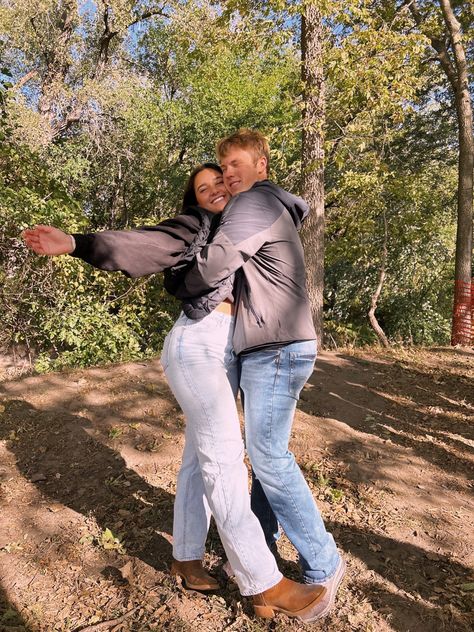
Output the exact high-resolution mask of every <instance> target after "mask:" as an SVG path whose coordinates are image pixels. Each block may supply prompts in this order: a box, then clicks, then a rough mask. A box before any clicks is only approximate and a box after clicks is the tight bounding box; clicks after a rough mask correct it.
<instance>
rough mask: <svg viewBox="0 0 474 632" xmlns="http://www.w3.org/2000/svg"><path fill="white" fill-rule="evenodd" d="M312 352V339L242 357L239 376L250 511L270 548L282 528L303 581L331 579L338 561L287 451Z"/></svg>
mask: <svg viewBox="0 0 474 632" xmlns="http://www.w3.org/2000/svg"><path fill="white" fill-rule="evenodd" d="M316 352H317V348H316V341H314V340H310V341H305V342H294V343H291V344H288V345H284V346H281V347H275V348H267V349H261V350H259V351H254V352H251V353H248V354H244V355H243V356H241V377H240V388H241V390H242V392H243V401H244V411H245V438H246V447H247V453H248V455H249V458H250V462H251V464H252V468H253V471H254V478H255V479H256V481H254V483H255V484H254V488H253V490H252V495H253V499H252V510H253V511H254V513H255V514H256V515H257V517H258V518H259V520H260V523H261V525H262V528H263V530H264V533H265V538H266V541H267V543H268V544H271V543H272V541H275V535H276V533H277V528H278V523H280V524H281V526H282V527H283V529H284V531H285V533H286V535H287V536H288V539H289V540H290V541H291V543H292V544H293V546H294V547H295V548H296V550H297V551H298V554H299V560H300V564H301V567H302V570H303V574H304V580H305V582H306V583H318V581H324V580H326V579H328V578H330V577H331V576H332V575H333V574H334V573H335V571H336V567H337V565H338V562H339V553H338V551H337V548H336V544H335V542H334V538H333V537H332V535H330V534H329V533H328V532H327V531H326V528H325V526H324V523H323V520H322V518H321V514H320V513H319V510H318V508H317V506H316V503H315V501H314V499H313V496H312V494H311V491H310V489H309V487H308V485H307V483H306V481H305V479H304V477H303V475H302V473H301V470H300V468H299V467H298V464H297V463H296V460H295V457H294V455H293V454H292V453H291V452H290V451H289V450H288V443H289V440H290V434H291V428H292V425H293V418H294V413H295V409H296V403H297V401H298V398H299V395H300V392H301V389H302V388H303V386H304V385H305V383H306V381H307V380H308V378H309V377H310V375H311V374H312V372H313V368H314V362H315V360H316Z"/></svg>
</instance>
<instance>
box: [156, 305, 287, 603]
mask: <svg viewBox="0 0 474 632" xmlns="http://www.w3.org/2000/svg"><path fill="white" fill-rule="evenodd" d="M232 332H233V318H232V317H231V316H228V315H227V314H223V313H220V312H212V313H211V314H209V315H208V316H206V317H205V318H202V319H200V320H191V319H190V318H187V317H186V316H185V315H184V314H182V315H181V316H180V317H179V318H178V320H177V321H176V323H175V325H174V326H173V329H172V330H171V331H170V333H169V334H168V336H167V337H166V340H165V344H164V347H163V354H162V357H161V363H162V365H163V369H164V371H165V374H166V378H167V380H168V383H169V385H170V387H171V390H172V391H173V394H174V396H175V397H176V399H177V400H178V403H179V405H180V406H181V408H182V410H183V413H184V415H185V417H186V432H185V448H184V453H183V460H182V464H181V469H180V472H179V475H178V483H177V488H176V499H175V504H174V523H173V556H174V557H175V559H177V560H180V561H185V560H197V559H202V558H203V556H204V547H205V543H206V536H207V530H208V526H209V514H210V512H212V515H213V516H214V519H215V521H216V525H217V529H218V531H219V535H220V537H221V541H222V544H223V546H224V549H225V552H226V553H227V557H228V558H229V562H230V563H231V566H232V569H233V571H234V573H235V579H236V581H237V583H238V585H239V588H240V592H241V593H242V594H243V595H255V594H257V593H261V592H263V591H265V590H267V589H268V588H271V587H272V586H275V584H277V583H278V582H279V581H280V580H281V579H282V574H281V573H280V571H279V570H278V568H277V565H276V561H275V558H274V557H273V555H272V554H271V553H270V551H269V550H268V547H267V546H266V542H265V537H264V535H263V531H262V527H261V526H260V523H259V521H258V520H257V518H256V517H255V515H254V513H252V510H251V508H250V496H249V492H248V472H247V468H246V466H245V464H244V443H243V440H242V433H241V431H240V424H239V417H238V414H237V407H236V404H235V395H236V393H237V388H238V370H239V366H238V360H237V357H236V356H235V354H234V352H233V350H232Z"/></svg>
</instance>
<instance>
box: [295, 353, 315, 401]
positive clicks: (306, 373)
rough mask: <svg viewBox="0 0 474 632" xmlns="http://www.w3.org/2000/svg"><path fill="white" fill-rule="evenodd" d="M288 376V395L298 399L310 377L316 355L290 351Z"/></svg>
mask: <svg viewBox="0 0 474 632" xmlns="http://www.w3.org/2000/svg"><path fill="white" fill-rule="evenodd" d="M289 358H290V377H289V383H288V393H289V395H290V397H293V398H294V399H299V396H300V393H301V390H302V388H303V386H304V385H305V384H306V382H307V381H308V380H309V378H310V377H311V375H312V373H313V370H314V363H315V361H316V355H315V354H314V353H308V354H305V353H298V352H296V351H290V354H289Z"/></svg>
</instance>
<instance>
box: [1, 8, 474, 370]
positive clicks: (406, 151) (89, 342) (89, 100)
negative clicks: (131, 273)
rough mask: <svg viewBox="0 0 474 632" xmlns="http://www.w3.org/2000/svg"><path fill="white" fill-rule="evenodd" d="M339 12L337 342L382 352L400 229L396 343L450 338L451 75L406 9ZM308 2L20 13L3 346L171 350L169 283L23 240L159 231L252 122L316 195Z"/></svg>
mask: <svg viewBox="0 0 474 632" xmlns="http://www.w3.org/2000/svg"><path fill="white" fill-rule="evenodd" d="M320 4H321V7H322V10H323V11H324V14H325V25H326V29H327V30H326V42H325V44H326V51H325V66H326V81H327V94H328V98H327V120H326V215H327V227H326V232H327V249H326V306H325V307H326V318H327V331H328V334H330V337H332V339H333V340H334V341H335V342H336V343H340V342H342V343H346V344H347V343H350V344H358V343H365V342H371V341H372V340H373V334H372V332H371V330H370V328H369V327H368V324H367V311H368V307H369V304H370V297H371V295H372V293H373V291H374V288H375V286H376V284H377V278H378V274H379V269H380V262H381V250H382V243H383V239H384V228H383V221H382V218H383V217H385V218H386V221H387V230H388V244H387V253H388V260H387V277H386V281H385V285H384V288H383V291H382V295H381V297H380V300H379V306H378V310H377V314H378V318H379V321H380V322H381V324H382V325H383V328H384V329H385V331H386V332H387V335H388V336H389V337H390V338H391V339H392V340H397V341H402V342H414V343H431V342H444V341H445V340H446V336H447V331H448V320H449V312H450V295H451V278H452V259H453V250H454V209H455V187H456V184H455V151H456V142H455V126H454V123H453V117H452V114H451V112H452V108H451V101H450V98H449V94H448V93H447V91H446V89H445V86H444V84H443V82H442V77H441V76H440V73H439V71H438V69H437V68H436V66H433V65H430V64H426V63H425V62H426V51H427V45H426V36H425V35H424V34H423V33H420V32H418V31H417V30H416V29H412V28H411V25H412V23H411V21H410V16H409V13H408V12H407V11H406V10H405V9H404V8H403V7H399V6H398V4H397V3H394V2H380V3H375V4H374V3H372V2H368V1H367V0H344V1H343V2H340V1H338V2H335V1H332V0H327V1H325V2H323V3H320ZM421 4H422V5H423V3H421ZM423 6H424V5H423ZM58 7H60V8H61V11H59V10H58ZM302 7H304V4H303V3H298V2H290V3H288V2H287V3H282V2H266V3H263V2H245V1H243V0H238V1H237V0H236V1H233V2H227V3H219V2H211V1H207V0H202V1H201V2H198V3H195V2H181V1H179V2H171V3H166V4H164V3H163V4H162V3H159V2H155V1H149V2H148V1H147V2H142V3H135V2H129V1H128V0H127V2H124V1H122V0H114V1H113V2H107V3H104V2H96V3H90V2H87V3H82V2H75V1H73V0H62V1H61V2H59V3H58V2H51V1H50V0H42V2H41V3H39V4H38V3H36V5H35V6H33V5H32V4H31V3H26V2H25V1H24V0H15V2H9V3H2V4H1V7H0V17H1V18H2V36H1V41H2V43H1V47H0V54H1V56H2V59H3V65H4V66H6V68H4V69H3V70H2V73H3V74H2V75H0V77H3V83H2V85H1V91H0V111H1V114H2V117H1V119H0V126H1V128H0V133H1V135H2V144H1V146H0V257H1V269H0V284H1V288H2V289H1V290H0V292H1V293H0V310H1V316H2V323H3V328H2V333H1V343H2V345H3V346H5V347H9V346H11V345H13V344H22V345H25V346H26V347H27V348H29V349H31V350H32V351H34V353H35V355H36V356H37V368H38V369H39V370H50V369H58V368H62V367H65V366H86V365H90V364H95V363H97V362H109V361H114V362H115V361H121V360H127V359H132V358H137V357H142V356H143V355H151V354H154V353H156V352H157V351H158V350H159V349H160V346H161V343H162V340H163V337H164V335H165V334H166V332H167V330H168V329H169V327H170V325H171V323H172V321H173V318H174V317H175V316H176V313H177V311H178V309H179V306H178V305H177V304H176V303H174V302H173V301H172V300H171V299H169V298H168V297H167V296H166V295H165V293H164V292H163V288H162V285H161V279H160V278H159V276H156V277H153V278H150V279H140V280H137V281H131V280H129V279H126V278H125V277H123V276H122V275H120V274H107V273H102V272H99V271H97V270H94V269H92V268H90V267H88V266H86V265H84V264H82V263H81V262H79V261H77V260H75V259H72V258H68V257H62V258H55V259H52V260H49V259H45V258H41V257H35V256H32V255H29V254H27V252H26V251H25V249H24V248H23V246H22V244H21V240H20V232H21V230H22V229H23V228H25V227H27V226H31V225H33V224H35V223H47V224H54V225H57V226H58V227H60V228H62V229H64V230H66V231H70V232H72V231H79V232H87V231H91V230H101V229H104V228H117V229H121V228H128V227H132V226H139V225H143V224H154V223H157V222H159V221H161V220H162V219H164V218H166V217H169V216H171V215H173V214H174V213H175V211H176V209H178V208H179V205H180V196H181V191H182V188H183V185H184V182H185V179H186V177H187V174H188V173H189V171H190V169H191V168H192V166H194V165H195V164H196V163H197V162H200V161H203V160H209V159H213V157H214V143H215V140H216V139H217V138H219V137H221V136H222V135H224V134H226V133H227V132H228V131H230V130H233V129H235V128H237V127H239V126H242V125H245V126H253V127H258V128H260V129H262V131H264V132H265V133H266V134H267V135H268V137H269V139H270V143H271V146H272V177H274V179H275V180H277V181H278V182H279V183H281V184H282V185H283V186H286V187H287V188H290V189H292V190H294V191H295V192H297V191H298V188H299V186H300V172H301V167H302V165H301V157H300V142H301V123H300V120H301V107H302V100H301V98H302V97H301V95H302V85H301V81H300V69H299V44H298V41H297V38H298V35H299V22H298V16H299V12H300V11H301V9H302ZM435 22H436V21H434V22H433V24H435ZM433 28H434V27H433ZM466 28H470V27H469V26H468V25H466ZM470 54H471V52H470Z"/></svg>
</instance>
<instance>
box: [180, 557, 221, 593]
mask: <svg viewBox="0 0 474 632" xmlns="http://www.w3.org/2000/svg"><path fill="white" fill-rule="evenodd" d="M171 574H172V575H178V576H179V577H181V579H182V580H183V583H184V587H185V588H189V589H191V590H201V591H204V592H206V591H208V590H219V588H220V585H219V584H218V583H217V581H216V580H215V579H214V577H211V576H210V575H209V573H207V572H206V570H205V569H204V568H203V565H202V561H201V560H189V561H188V562H179V561H178V560H173V563H172V564H171Z"/></svg>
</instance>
